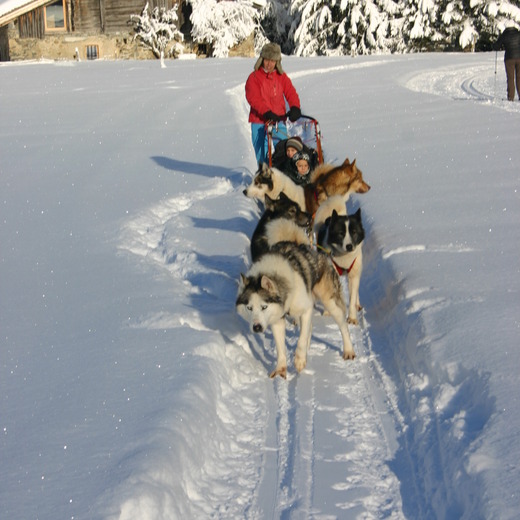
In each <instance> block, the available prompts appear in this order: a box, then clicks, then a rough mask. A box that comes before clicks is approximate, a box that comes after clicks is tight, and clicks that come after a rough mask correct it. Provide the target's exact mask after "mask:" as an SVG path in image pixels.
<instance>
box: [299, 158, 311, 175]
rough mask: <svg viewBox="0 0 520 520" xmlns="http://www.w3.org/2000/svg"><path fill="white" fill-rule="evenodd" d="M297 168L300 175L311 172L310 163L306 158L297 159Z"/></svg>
mask: <svg viewBox="0 0 520 520" xmlns="http://www.w3.org/2000/svg"><path fill="white" fill-rule="evenodd" d="M296 169H297V170H298V174H299V175H307V174H308V173H309V169H310V168H309V163H308V162H307V161H306V160H305V159H300V160H299V161H296Z"/></svg>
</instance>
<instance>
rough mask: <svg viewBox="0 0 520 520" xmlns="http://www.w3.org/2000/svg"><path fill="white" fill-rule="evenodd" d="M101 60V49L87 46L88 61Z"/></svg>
mask: <svg viewBox="0 0 520 520" xmlns="http://www.w3.org/2000/svg"><path fill="white" fill-rule="evenodd" d="M98 58H99V47H98V46H97V45H87V60H97V59H98Z"/></svg>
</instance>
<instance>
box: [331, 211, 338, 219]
mask: <svg viewBox="0 0 520 520" xmlns="http://www.w3.org/2000/svg"><path fill="white" fill-rule="evenodd" d="M329 218H330V220H336V219H337V218H338V212H337V211H336V210H335V209H333V210H332V215H331V216H330V217H329Z"/></svg>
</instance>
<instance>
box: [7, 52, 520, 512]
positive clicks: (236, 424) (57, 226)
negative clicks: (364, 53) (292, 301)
mask: <svg viewBox="0 0 520 520" xmlns="http://www.w3.org/2000/svg"><path fill="white" fill-rule="evenodd" d="M501 60H502V56H501V55H499V61H498V70H497V73H496V74H495V54H477V55H473V54H464V55H462V54H460V55H457V54H455V55H454V54H434V55H432V54H424V55H406V56H373V57H358V58H355V59H352V58H346V57H345V58H327V59H325V58H316V59H314V58H313V59H310V58H309V59H297V58H285V59H284V62H283V63H284V68H285V69H286V70H287V72H288V73H289V74H290V76H291V78H292V79H293V82H294V84H295V86H296V88H297V89H298V91H299V93H300V96H301V99H302V107H303V110H304V112H305V113H307V114H310V115H313V116H315V117H316V118H317V119H319V121H320V124H321V129H322V131H323V137H324V139H323V144H324V148H325V155H326V159H327V160H328V161H330V162H334V163H339V162H340V161H343V159H344V158H345V157H347V156H348V157H349V158H350V159H354V158H356V159H357V164H358V166H359V167H360V168H361V169H362V170H363V172H364V176H365V179H366V180H367V181H368V182H369V183H370V184H371V186H372V190H371V191H370V192H369V193H368V194H366V195H362V196H356V197H354V198H352V199H351V201H350V202H349V210H352V209H356V208H357V207H359V206H361V207H362V212H363V218H364V225H365V228H366V231H367V238H366V242H365V249H364V251H365V268H364V273H363V278H362V282H361V299H362V303H363V304H364V306H365V310H364V314H363V319H362V326H360V327H351V334H352V338H353V342H354V347H355V349H356V352H357V358H356V360H355V361H353V362H345V361H343V360H342V358H341V353H340V337H339V332H338V330H337V328H336V326H335V325H334V323H332V322H331V321H330V319H327V318H326V317H322V316H319V315H318V314H316V317H315V324H314V325H315V326H314V333H313V341H312V346H311V351H310V354H309V360H308V366H307V369H306V370H305V371H304V372H303V373H302V374H300V375H296V374H295V373H294V368H293V365H292V361H291V360H289V372H290V373H289V377H288V380H287V381H285V380H282V379H276V380H271V379H269V378H268V372H269V371H270V369H271V368H272V367H273V365H274V361H275V352H274V348H273V345H272V343H273V342H272V336H271V335H270V334H267V335H266V336H265V337H253V336H252V335H250V334H249V333H248V329H247V325H246V324H245V323H244V322H242V321H241V320H240V318H239V317H238V316H237V315H236V313H235V309H234V302H235V296H236V290H237V282H238V277H239V273H240V272H244V271H245V270H246V269H247V267H248V264H249V237H250V236H251V234H252V232H253V229H254V227H255V224H256V222H257V220H258V217H259V215H260V208H259V206H258V205H257V204H256V203H254V202H253V201H251V200H249V199H247V198H245V197H244V196H243V194H242V190H243V188H244V185H245V184H246V183H248V182H250V179H251V176H252V175H253V173H254V171H255V169H256V168H255V162H254V154H253V151H252V147H251V144H250V140H249V127H248V124H247V105H246V102H245V99H244V82H245V79H246V77H247V75H248V74H249V72H250V71H251V70H252V67H253V63H254V60H247V59H229V60H205V61H199V60H197V61H175V62H168V63H167V68H165V69H161V68H160V66H159V63H158V62H103V61H99V62H89V63H33V64H23V63H12V64H5V65H4V64H2V66H0V84H1V85H2V87H1V89H0V137H1V138H0V186H1V188H0V193H1V196H0V330H1V334H0V341H1V344H0V349H1V350H0V352H1V358H0V403H1V404H0V433H1V457H0V460H1V471H0V516H1V517H2V518H6V519H7V518H9V519H15V518H16V519H24V520H25V519H40V520H54V519H56V518H63V519H64V518H69V519H110V520H112V519H124V520H129V519H138V520H152V519H153V520H157V519H181V518H182V519H187V518H190V519H200V518H222V519H229V518H248V519H264V518H284V519H289V518H291V519H303V518H306V519H307V518H320V519H329V518H341V519H345V518H347V519H354V518H365V519H368V518H370V519H380V518H395V519H400V518H409V519H419V518H420V519H430V518H442V519H459V518H465V519H472V520H473V519H476V518H489V519H491V518H500V519H501V520H504V519H513V518H516V517H517V515H518V510H519V507H520V495H519V483H520V406H519V402H518V399H519V396H520V378H519V377H518V375H519V369H520V356H519V353H518V338H519V320H520V293H519V290H520V276H519V268H520V262H519V256H520V227H519V225H518V224H519V222H520V205H519V199H520V194H519V189H520V147H519V137H520V103H519V102H518V101H516V102H514V103H508V102H507V101H503V97H504V96H505V77H504V71H503V63H502V61H501ZM296 333H297V331H295V330H291V331H290V333H289V337H288V343H289V352H290V353H291V352H293V351H294V346H295V340H296Z"/></svg>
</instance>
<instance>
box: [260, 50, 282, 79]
mask: <svg viewBox="0 0 520 520" xmlns="http://www.w3.org/2000/svg"><path fill="white" fill-rule="evenodd" d="M264 58H265V59H266V60H273V61H276V70H277V71H278V72H279V73H280V74H283V69H282V49H281V48H280V46H279V45H278V44H277V43H266V44H265V45H264V46H263V47H262V51H261V52H260V57H259V58H258V60H256V63H255V70H258V69H259V68H260V67H261V66H262V63H263V62H264Z"/></svg>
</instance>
